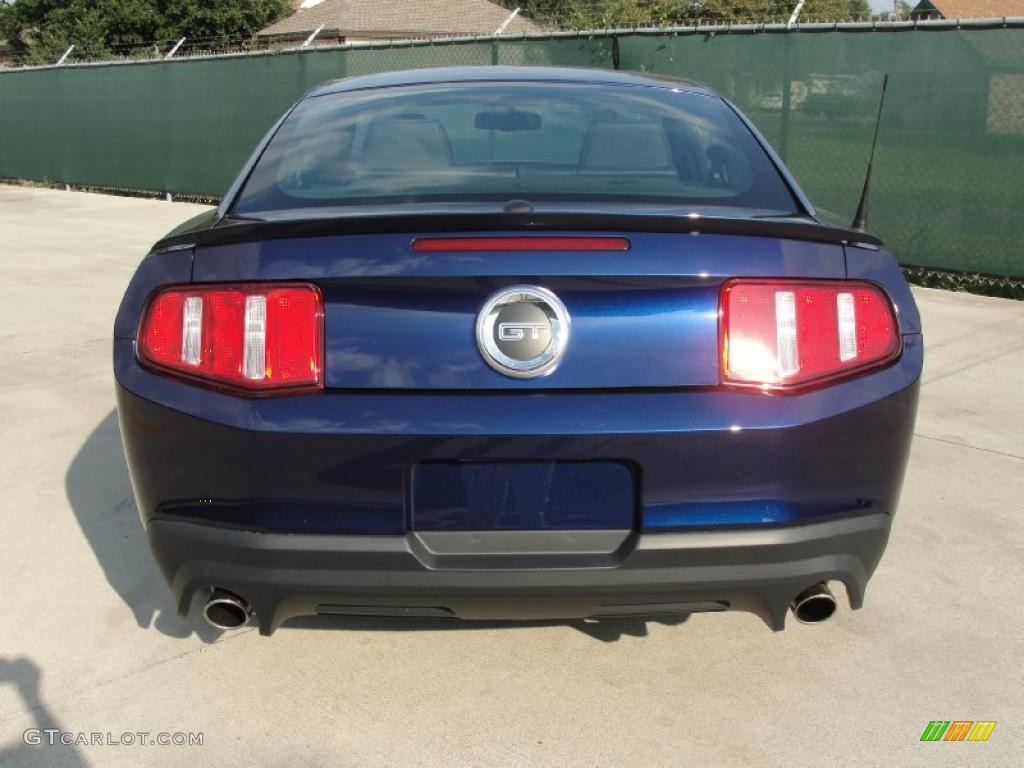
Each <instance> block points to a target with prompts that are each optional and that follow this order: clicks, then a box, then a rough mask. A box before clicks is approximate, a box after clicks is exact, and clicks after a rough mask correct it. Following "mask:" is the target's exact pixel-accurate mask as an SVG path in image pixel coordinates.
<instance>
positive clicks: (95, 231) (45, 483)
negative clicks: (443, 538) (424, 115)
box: [0, 186, 1024, 768]
mask: <svg viewBox="0 0 1024 768" xmlns="http://www.w3.org/2000/svg"><path fill="white" fill-rule="evenodd" d="M200 210H202V208H201V207H200V206H195V205H187V204H177V203H165V202H161V201H149V200H138V199H131V198H120V197H111V196H101V195H89V194H84V193H77V192H59V191H52V190H43V189H32V188H25V187H9V186H8V187H4V186H0V285H2V286H3V302H2V305H3V309H2V312H0V413H2V414H3V418H2V419H0V467H2V479H0V482H2V486H0V489H2V492H3V493H2V495H0V584H2V585H3V595H2V597H0V766H48V767H49V766H52V767H54V768H56V767H58V766H86V765H88V766H138V765H155V766H170V765H180V764H189V765H193V766H204V765H217V766H234V765H239V766H241V765H247V766H248V765H274V766H325V765H346V766H347V765H352V766H403V767H408V766H463V765H465V766H480V765H500V766H519V765H552V766H575V765H580V766H596V765H599V766H618V765H637V766H640V765H642V766H662V765H665V766H669V765H697V766H701V765H705V766H722V767H725V766H761V765H769V766H826V765H858V766H865V765H880V766H881V765H884V766H897V765H899V766H913V765H921V766H929V767H930V768H931V767H933V766H943V765H968V764H969V765H977V766H983V765H985V766H987V765H992V766H1002V765H1006V766H1009V765H1019V764H1020V757H1019V756H1020V755H1021V754H1024V692H1022V683H1024V671H1022V670H1024V663H1022V651H1024V640H1022V638H1024V611H1022V610H1021V607H1020V606H1021V597H1022V586H1024V568H1022V566H1024V501H1022V499H1024V303H1019V302H1012V301H1006V300H1000V299H989V298H980V297H974V296H968V295H962V294H952V293H944V292H939V291H929V290H919V291H917V292H916V294H917V297H918V300H919V301H920V305H921V310H922V313H923V316H924V323H925V333H926V344H927V352H926V356H927V361H926V368H925V376H924V386H923V388H922V396H921V408H920V414H919V417H918V427H917V433H918V434H917V438H916V440H915V444H914V448H913V453H912V457H911V464H910V469H909V475H908V481H907V485H906V487H905V490H904V494H903V500H902V503H901V508H900V513H899V516H898V518H897V521H896V525H895V527H894V532H893V537H892V540H891V542H890V545H889V549H888V552H887V554H886V557H885V558H884V559H883V561H882V564H881V566H880V568H879V570H878V572H877V573H876V575H875V578H874V580H873V581H872V583H871V585H870V587H869V590H868V594H867V601H866V605H865V608H864V610H862V611H859V612H856V613H854V612H851V611H849V610H848V609H847V607H846V605H845V601H842V602H841V607H840V611H839V613H838V616H837V618H835V619H834V620H833V621H831V622H829V623H827V624H825V625H823V626H820V627H805V626H801V625H797V624H796V623H795V622H792V621H791V622H790V625H789V629H788V630H787V631H785V632H783V633H772V632H770V631H769V630H768V629H767V628H766V627H765V626H764V625H763V624H762V623H761V622H760V621H759V620H758V619H757V618H755V617H753V616H750V615H745V614H739V613H729V614H707V615H695V616H693V617H691V618H689V619H688V620H685V621H679V622H675V623H661V622H657V621H650V622H644V621H640V620H623V621H614V622H601V623H583V622H571V623H532V624H507V625H506V624H483V625H474V624H457V623H448V622H427V621H418V622H417V621H398V622H396V621H383V620H375V619H362V620H358V619H342V618H327V617H321V618H310V619H304V620H299V621H294V622H290V623H289V624H287V625H286V626H285V627H284V628H282V629H281V630H279V631H278V632H277V634H275V635H274V636H273V637H272V638H269V639H267V638H260V637H259V636H258V635H257V633H256V632H255V631H254V630H253V629H251V628H246V629H242V630H238V631H234V632H228V633H217V632H214V631H212V630H210V629H208V628H206V627H204V626H203V625H202V624H201V622H200V621H199V620H198V618H196V617H192V618H190V619H187V620H186V619H181V618H179V617H177V616H175V615H174V613H173V610H172V606H171V601H170V595H169V593H168V591H167V589H166V587H165V585H164V583H163V581H162V580H161V578H160V576H159V574H158V573H157V571H156V569H155V567H154V566H153V564H152V561H151V559H150V556H149V552H148V550H147V549H146V545H145V541H144V537H143V532H142V529H141V526H140V524H139V521H138V519H137V516H136V510H135V506H134V502H133V501H132V497H131V490H130V487H129V483H128V476H127V471H126V468H125V464H124V459H123V456H122V453H121V447H120V442H119V437H118V433H117V422H116V418H115V415H114V413H113V405H114V402H113V383H112V374H111V370H110V346H111V342H110V334H111V328H112V325H113V318H114V313H115V311H116V308H117V305H118V302H119V300H120V297H121V294H122V292H123V290H124V288H125V286H126V285H127V282H128V279H129V277H130V276H131V274H132V271H133V269H134V267H135V265H136V264H137V263H138V261H139V259H140V258H141V257H142V256H143V255H144V253H145V252H146V248H147V247H148V245H150V244H151V243H152V242H153V241H154V240H155V239H156V238H157V237H158V236H159V235H161V234H162V233H163V232H165V231H166V230H168V229H170V228H171V227H172V226H173V225H175V224H177V223H178V222H180V221H182V220H183V219H185V218H187V217H189V216H191V215H193V214H194V213H196V212H198V211H200ZM935 719H943V720H956V719H967V720H982V719H984V720H996V721H998V726H997V727H996V729H995V731H994V732H993V734H992V737H991V739H990V740H989V741H988V742H986V743H937V744H922V743H921V742H919V737H920V735H921V733H922V731H923V730H924V728H925V726H926V724H927V723H928V721H929V720H935ZM33 728H36V729H45V728H56V729H60V730H63V731H69V732H85V733H87V734H88V733H93V732H98V733H103V734H106V733H108V732H109V733H110V734H111V736H112V738H114V739H117V740H122V739H121V734H123V733H125V732H140V731H144V732H148V733H149V734H150V738H153V737H155V735H156V734H158V733H161V732H167V733H176V732H186V733H187V732H193V733H197V732H201V733H202V734H203V744H202V746H174V745H167V746H149V745H148V744H147V745H143V746H140V745H132V746H126V745H113V744H102V745H101V744H97V745H89V746H82V745H79V746H60V745H58V746H45V745H39V746H37V745H31V744H26V743H25V740H24V733H25V731H26V729H33ZM44 738H45V735H44ZM1014 755H1017V757H1016V758H1015V757H1014Z"/></svg>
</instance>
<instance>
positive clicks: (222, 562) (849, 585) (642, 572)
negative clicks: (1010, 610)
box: [148, 513, 891, 634]
mask: <svg viewBox="0 0 1024 768" xmlns="http://www.w3.org/2000/svg"><path fill="white" fill-rule="evenodd" d="M890 524H891V517H890V516H889V515H887V514H884V513H877V514H868V515H859V516H854V517H844V518H838V519H833V520H828V521H822V522H814V523H807V524H802V525H794V526H780V527H771V528H762V529H758V530H719V531H694V532H685V533H631V534H628V535H627V536H626V537H625V539H624V540H623V541H622V543H621V545H620V546H618V547H617V548H616V549H615V550H614V551H612V552H608V553H606V554H595V553H574V552H568V553H567V552H564V551H562V552H557V551H555V552H551V553H549V554H536V553H531V554H529V555H515V554H509V553H505V554H500V555H495V554H490V553H480V552H458V553H455V554H453V553H452V552H447V553H445V554H441V555H439V554H438V553H437V552H436V551H434V550H431V549H430V548H429V547H427V546H425V545H424V542H423V540H422V539H421V538H420V537H418V536H417V535H416V534H406V535H404V536H403V535H395V536H372V535H350V536H345V535H309V534H279V533H257V532H251V531H243V530H235V529H230V528H223V527H216V526H208V525H201V524H197V523H193V522H182V521H173V520H161V519H154V520H151V521H150V523H149V526H148V534H149V539H150V544H151V546H152V549H153V552H154V555H155V556H156V560H157V562H158V563H159V565H160V568H161V570H162V571H163V573H164V575H165V577H166V578H167V580H168V582H169V583H170V584H171V588H172V590H173V592H174V594H175V597H176V600H177V605H178V610H179V612H180V613H182V614H184V613H186V612H187V611H188V609H189V606H190V605H191V603H192V599H193V597H194V596H195V595H196V594H197V593H200V594H202V593H204V592H205V591H206V590H208V589H210V588H212V587H219V588H222V589H225V590H228V591H230V592H234V593H235V594H237V595H239V596H241V597H242V598H244V599H245V600H246V601H248V602H249V604H250V605H251V607H252V609H253V612H254V613H255V616H256V620H257V622H258V623H259V628H260V632H261V633H262V634H270V633H271V632H273V631H274V630H275V629H276V628H277V627H278V626H279V625H280V624H281V622H283V621H285V620H286V619H289V618H291V617H294V616H300V615H307V614H315V613H340V614H358V615H391V616H401V615H406V616H455V617H459V618H464V619H556V618H557V619H570V618H587V617H595V616H609V615H656V614H666V613H688V612H695V611H708V610H727V609H733V610H742V611H748V612H751V613H755V614H757V615H759V616H761V617H762V618H763V619H764V620H765V621H766V622H767V623H768V625H769V626H770V627H772V628H773V629H776V630H780V629H783V627H784V625H785V619H786V611H787V610H788V607H789V604H790V602H791V601H792V600H793V598H794V597H795V596H796V595H797V594H798V593H799V592H801V591H802V590H803V589H805V588H806V587H808V586H811V585H812V584H815V583H817V582H821V581H830V580H834V581H841V582H843V584H844V585H845V587H846V590H847V594H848V596H849V601H850V606H851V607H852V608H860V607H861V604H862V603H863V599H864V590H865V587H866V584H867V581H868V579H869V578H870V576H871V574H872V573H873V572H874V569H875V567H876V565H877V564H878V561H879V559H880V558H881V556H882V552H883V551H884V549H885V545H886V543H887V541H888V537H889V527H890Z"/></svg>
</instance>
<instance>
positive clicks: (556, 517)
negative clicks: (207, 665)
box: [114, 70, 922, 633]
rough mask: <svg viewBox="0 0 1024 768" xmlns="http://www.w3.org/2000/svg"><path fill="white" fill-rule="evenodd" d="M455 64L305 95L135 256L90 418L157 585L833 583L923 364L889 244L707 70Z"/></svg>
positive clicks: (610, 609)
mask: <svg viewBox="0 0 1024 768" xmlns="http://www.w3.org/2000/svg"><path fill="white" fill-rule="evenodd" d="M412 77H413V76H411V75H410V76H409V78H410V79H411V78H412ZM482 77H483V75H480V74H474V75H472V76H467V75H465V73H462V74H459V75H458V76H455V75H450V76H448V77H447V78H445V77H443V76H440V75H435V76H434V78H435V82H432V83H430V84H428V85H424V84H423V83H420V82H416V83H409V82H399V83H397V84H395V83H389V84H381V85H375V84H373V83H370V84H366V85H364V86H363V87H360V85H359V81H353V82H350V83H343V84H342V85H340V86H333V87H332V86H328V87H327V88H324V89H321V90H320V91H317V92H314V94H312V95H311V96H310V97H308V98H307V99H306V100H304V101H303V102H300V104H299V105H298V107H296V109H295V111H294V112H293V113H292V114H291V115H290V116H289V117H288V118H286V120H285V121H284V123H283V124H282V126H281V127H279V128H278V129H277V130H276V131H275V132H273V133H272V136H271V137H270V138H268V141H267V142H265V145H264V146H262V147H261V148H260V150H259V151H258V152H257V155H256V156H255V157H254V160H253V162H252V163H251V165H250V168H249V169H247V171H246V173H245V174H243V178H242V179H240V181H239V183H238V184H237V185H236V188H235V190H234V191H233V193H232V194H231V195H229V199H228V200H226V202H225V205H224V206H223V207H222V209H221V211H219V212H218V213H216V214H211V215H210V216H209V217H207V219H205V220H204V221H202V222H198V223H196V224H194V225H193V226H192V227H191V228H185V229H184V230H182V231H181V232H179V233H177V234H175V235H173V236H171V237H169V238H167V239H165V240H164V241H162V242H161V243H160V244H158V246H157V248H155V249H154V251H153V252H152V253H151V254H150V255H149V256H148V257H147V258H146V260H145V261H144V262H143V263H142V265H141V266H140V268H139V270H138V272H137V274H136V276H135V278H134V279H133V281H132V284H131V285H130V286H129V289H128V292H127V293H126V296H125V299H124V302H123V304H122V307H121V311H120V312H119V315H118V319H117V324H116V328H115V349H114V362H115V373H116V378H117V383H118V400H119V413H120V420H121V430H122V436H123V438H124V443H125V449H126V454H127V456H128V460H129V467H130V470H131V475H132V481H133V485H134V488H135V493H136V498H137V501H138V507H139V511H140V514H141V516H142V519H143V522H144V524H145V526H146V529H147V532H148V535H149V539H150V543H151V545H152V549H153V552H154V555H155V557H156V560H157V562H158V564H159V566H160V568H161V569H162V571H163V573H164V575H165V577H166V578H167V580H168V582H169V583H170V585H171V588H172V590H173V591H174V593H175V595H176V597H177V600H178V605H179V608H180V610H181V611H183V612H184V611H186V610H188V608H189V606H190V605H191V603H192V600H193V598H194V596H196V595H197V594H198V595H201V596H202V597H203V598H204V599H209V598H210V597H211V596H212V600H210V602H209V605H208V608H209V610H210V611H212V613H211V614H210V615H212V616H213V617H214V619H215V620H216V621H219V623H220V624H221V625H222V626H232V625H233V624H235V623H237V621H240V620H244V618H245V617H246V615H247V614H249V613H253V614H254V615H255V616H256V619H257V621H258V623H259V626H260V629H261V631H263V632H264V633H269V632H272V631H273V630H274V629H275V628H276V627H277V626H278V625H279V624H280V623H281V622H282V621H284V620H286V619H288V618H289V617H292V616H296V615H302V614H312V613H322V614H357V615H358V614H370V615H398V616H456V617H461V618H467V619H494V618H520V619H525V618H530V619H536V618H582V617H602V616H616V615H648V614H661V613H685V612H693V611H715V610H726V609H740V610H747V611H752V612H754V613H757V614H758V615H760V616H762V617H763V618H764V619H765V620H766V621H767V622H768V623H769V625H770V626H772V627H773V628H776V629H779V628H782V626H783V625H784V622H785V616H786V612H787V610H788V609H789V607H790V606H791V605H792V604H793V602H794V600H795V599H796V598H797V597H798V596H800V595H805V596H809V597H810V599H812V600H813V599H815V595H818V597H820V594H819V593H817V592H814V591H813V590H817V589H820V587H819V585H822V584H825V583H827V582H829V581H837V582H842V583H843V584H844V585H845V587H846V590H847V592H848V595H849V599H850V603H851V605H852V606H853V607H859V606H860V605H861V603H862V600H863V596H864V589H865V585H866V583H867V580H868V578H869V577H870V576H871V574H872V572H873V571H874V569H875V566H876V565H877V563H878V561H879V558H880V557H881V555H882V552H883V550H884V548H885V544H886V541H887V539H888V533H889V528H890V525H891V521H892V517H893V514H894V512H895V510H896V505H897V502H898V497H899V491H900V487H901V484H902V479H903V473H904V469H905V465H906V459H907V453H908V449H909V444H910V437H911V433H912V428H913V419H914V412H915V407H916V396H917V380H918V377H919V374H920V370H921V361H922V346H921V336H920V326H919V320H918V317H917V314H916V309H915V307H914V304H913V300H912V298H911V296H910V294H909V291H908V290H907V287H906V284H905V282H904V281H903V278H902V276H901V274H900V271H899V269H898V267H897V266H896V265H895V263H894V261H893V260H892V257H891V256H890V255H888V254H887V253H885V252H884V251H882V250H880V249H879V248H878V247H877V242H876V241H874V240H873V239H872V238H870V237H868V236H866V235H865V236H860V235H857V234H856V233H851V232H847V231H840V230H834V229H830V228H828V227H825V226H822V225H821V224H819V223H818V222H817V221H815V220H814V219H813V218H812V216H811V212H810V211H808V210H807V206H806V204H805V203H803V202H802V196H801V195H800V194H799V192H798V190H796V189H795V187H794V186H793V185H792V183H791V182H790V181H789V180H788V177H787V176H786V175H785V173H784V171H782V170H781V169H780V168H779V167H778V166H777V165H776V161H775V160H774V157H773V156H772V155H771V153H770V151H769V150H767V149H766V148H764V147H762V146H761V144H760V142H759V138H758V137H757V136H756V135H755V134H753V133H751V132H750V130H749V128H748V127H747V126H746V124H745V123H744V122H743V121H742V120H741V119H740V118H739V117H738V116H736V115H735V114H734V113H732V111H731V108H730V107H729V106H728V105H727V104H725V103H724V102H722V101H721V99H719V98H718V97H717V96H715V95H714V94H711V93H709V92H707V91H705V90H703V89H698V88H692V87H689V86H685V87H684V86H682V85H678V84H677V85H666V84H664V83H659V82H656V81H644V80H640V79H635V80H628V79H623V80H620V81H609V82H593V81H594V80H595V78H596V75H592V76H591V77H590V81H586V82H584V81H582V76H581V75H579V74H573V75H571V76H570V75H566V74H564V73H559V72H558V71H545V72H544V73H543V74H540V73H537V74H532V75H524V74H523V71H522V70H491V71H490V72H489V77H491V78H497V81H495V80H488V81H486V82H484V81H482V80H481V78H482ZM602 77H605V76H602ZM652 102H653V106H652ZM645 109H647V110H650V111H651V115H652V116H651V117H650V118H649V119H643V116H642V115H641V118H640V119H638V118H637V114H638V113H642V112H643V110H645ZM675 110H679V111H678V114H677V112H676V111H675ZM729 115H732V117H731V118H730V117H729ZM673 121H674V122H673ZM719 123H721V124H722V125H724V126H725V127H722V126H721V125H719ZM680 125H682V126H683V127H682V128H680V127H679V126H680ZM688 130H689V131H690V132H688ZM326 137H329V140H327V138H326ZM275 142H276V144H275ZM567 158H568V159H567ZM716 165H717V168H716ZM808 590H812V591H811V592H808ZM826 603H827V600H826ZM807 605H808V606H810V605H811V603H810V602H809V603H808V604H807ZM806 617H807V618H809V619H813V618H815V614H814V613H813V611H809V612H808V613H807V614H806Z"/></svg>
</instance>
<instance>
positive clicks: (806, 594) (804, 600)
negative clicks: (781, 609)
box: [789, 582, 836, 624]
mask: <svg viewBox="0 0 1024 768" xmlns="http://www.w3.org/2000/svg"><path fill="white" fill-rule="evenodd" d="M789 609H790V610H791V611H792V612H793V615H794V616H795V617H796V620H797V621H799V622H800V623H801V624H821V622H823V621H828V620H829V619H830V618H832V614H834V613H835V612H836V598H835V595H833V594H832V591H831V590H830V589H829V588H828V586H827V585H826V584H825V583H824V582H822V583H820V584H815V585H814V586H812V587H808V588H807V589H805V590H804V591H803V592H801V593H800V594H799V595H797V596H796V598H795V599H794V600H793V602H792V603H791V604H790V606H789Z"/></svg>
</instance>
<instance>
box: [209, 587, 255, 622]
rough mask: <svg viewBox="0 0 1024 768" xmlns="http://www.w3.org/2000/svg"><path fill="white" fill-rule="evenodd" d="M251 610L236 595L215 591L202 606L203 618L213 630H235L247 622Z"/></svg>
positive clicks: (219, 590) (221, 590)
mask: <svg viewBox="0 0 1024 768" xmlns="http://www.w3.org/2000/svg"><path fill="white" fill-rule="evenodd" d="M251 613H252V609H251V608H250V607H249V604H248V603H247V602H245V600H243V599H242V598H240V597H239V596H238V595H235V594H232V593H231V592H227V591H226V590H223V589H215V590H213V592H211V593H210V599H209V600H207V601H206V605H205V606H203V618H204V619H206V623H207V624H209V625H210V626H211V627H214V628H215V629H237V628H238V627H240V626H242V625H243V624H245V623H246V622H247V621H248V620H249V615H250V614H251Z"/></svg>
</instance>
